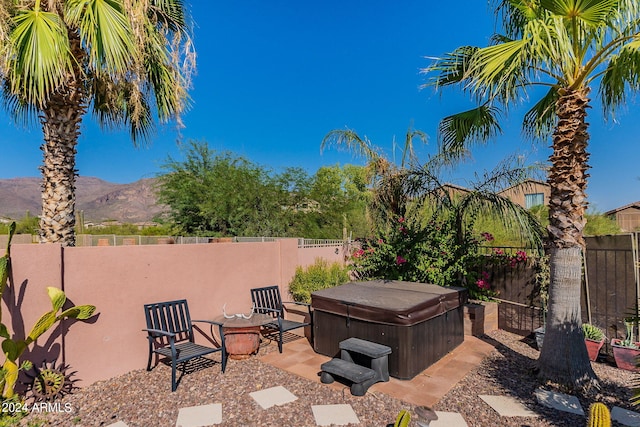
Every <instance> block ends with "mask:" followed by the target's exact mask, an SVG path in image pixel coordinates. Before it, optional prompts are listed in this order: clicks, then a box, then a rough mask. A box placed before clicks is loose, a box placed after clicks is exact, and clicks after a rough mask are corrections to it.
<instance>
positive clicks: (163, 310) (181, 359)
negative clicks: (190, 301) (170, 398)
mask: <svg viewBox="0 0 640 427" xmlns="http://www.w3.org/2000/svg"><path fill="white" fill-rule="evenodd" d="M144 314H145V318H146V320H147V328H146V329H143V330H144V331H147V338H148V340H149V360H148V362H147V371H150V370H151V360H152V358H153V355H154V354H156V355H160V356H164V357H166V358H168V359H170V360H171V391H175V390H176V388H177V387H178V381H177V380H176V369H177V366H178V364H181V363H185V362H188V361H190V360H192V359H196V358H199V357H203V356H205V355H207V354H211V353H215V352H218V351H220V352H222V357H221V359H222V372H224V370H225V368H226V366H227V351H226V349H225V345H224V334H223V333H222V324H221V323H218V322H213V321H210V320H191V316H190V315H189V306H188V305H187V300H184V299H183V300H176V301H166V302H159V303H154V304H145V306H144ZM192 322H203V323H207V324H209V325H210V327H211V334H212V337H211V339H209V341H210V342H211V343H212V344H213V345H215V344H216V343H215V339H214V337H213V327H214V326H218V333H219V337H220V343H219V345H217V346H216V347H209V346H204V345H200V344H196V343H195V341H194V334H193V329H194V327H193V324H192ZM157 359H158V358H157V357H156V363H157ZM183 373H184V372H183ZM181 378H182V376H181Z"/></svg>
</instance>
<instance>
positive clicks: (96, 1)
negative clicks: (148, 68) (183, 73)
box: [65, 0, 140, 75]
mask: <svg viewBox="0 0 640 427" xmlns="http://www.w3.org/2000/svg"><path fill="white" fill-rule="evenodd" d="M65 14H66V19H67V20H68V22H69V24H70V25H71V26H74V27H77V28H78V29H79V31H80V37H81V39H82V42H83V45H84V46H85V48H86V49H87V52H88V56H89V62H88V64H87V65H88V66H89V67H90V68H91V69H92V70H93V71H94V73H95V74H101V73H107V74H112V75H123V74H124V73H126V72H127V71H129V70H130V69H131V64H132V63H133V61H134V60H135V59H136V58H138V57H139V55H140V54H139V53H138V50H137V48H136V45H135V43H134V40H133V32H132V29H131V26H130V24H129V20H128V19H127V16H126V14H125V11H124V9H123V7H122V5H121V3H120V2H112V1H103V0H69V1H68V2H67V9H66V11H65Z"/></svg>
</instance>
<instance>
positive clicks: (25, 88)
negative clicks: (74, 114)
mask: <svg viewBox="0 0 640 427" xmlns="http://www.w3.org/2000/svg"><path fill="white" fill-rule="evenodd" d="M8 49H9V51H8V52H7V53H6V55H7V57H8V58H9V63H8V66H7V68H8V69H7V71H6V73H7V75H8V76H9V77H8V78H9V80H10V90H11V92H12V93H19V94H20V97H21V98H22V99H23V100H24V102H27V103H30V104H34V105H42V104H43V103H44V102H45V100H46V99H47V98H48V96H49V94H51V93H52V92H53V91H55V90H56V89H57V88H58V87H60V86H61V85H62V84H63V83H64V82H65V80H66V79H67V76H68V75H69V74H70V73H71V68H72V63H71V59H70V48H69V39H68V37H67V30H66V27H65V25H64V22H62V20H61V19H60V17H59V16H58V15H56V14H55V13H50V12H43V11H41V10H38V11H36V10H21V11H18V12H17V14H16V15H15V17H14V27H13V29H12V31H11V33H10V35H9V42H8Z"/></svg>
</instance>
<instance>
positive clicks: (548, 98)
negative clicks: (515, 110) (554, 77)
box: [522, 87, 558, 140]
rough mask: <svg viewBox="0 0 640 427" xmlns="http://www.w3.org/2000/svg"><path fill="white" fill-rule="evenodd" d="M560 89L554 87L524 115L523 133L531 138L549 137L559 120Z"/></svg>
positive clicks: (541, 138) (542, 138)
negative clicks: (557, 104) (557, 111)
mask: <svg viewBox="0 0 640 427" xmlns="http://www.w3.org/2000/svg"><path fill="white" fill-rule="evenodd" d="M557 100H558V91H557V89H556V88H555V87H552V88H551V89H549V90H548V91H547V93H546V94H545V96H543V97H542V98H540V100H539V101H538V102H537V103H536V104H535V105H534V106H533V107H532V108H531V109H530V110H529V111H527V113H526V114H525V115H524V119H523V121H522V133H523V135H525V136H526V137H527V138H529V139H531V140H535V139H538V140H544V139H546V138H548V137H549V136H550V135H551V133H552V132H553V129H554V127H555V125H556V122H557V116H556V101H557Z"/></svg>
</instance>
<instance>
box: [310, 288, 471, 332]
mask: <svg viewBox="0 0 640 427" xmlns="http://www.w3.org/2000/svg"><path fill="white" fill-rule="evenodd" d="M465 298H466V292H465V290H464V289H463V288H456V287H449V288H445V287H442V286H437V285H432V284H426V283H415V282H402V281H394V280H374V281H367V282H350V283H346V284H344V285H341V286H336V287H334V288H329V289H322V290H319V291H315V292H313V293H312V295H311V301H312V302H311V304H312V306H313V308H314V309H315V310H322V311H325V312H327V313H333V314H336V315H340V316H344V317H346V318H348V319H349V318H351V319H359V320H365V321H369V322H375V323H381V324H387V325H399V326H411V325H415V324H417V323H420V322H423V321H425V320H428V319H431V318H433V317H436V316H439V315H440V314H443V313H445V312H447V311H450V310H452V309H455V308H456V307H459V306H461V305H463V304H464V303H465V302H466V301H463V299H465Z"/></svg>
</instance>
